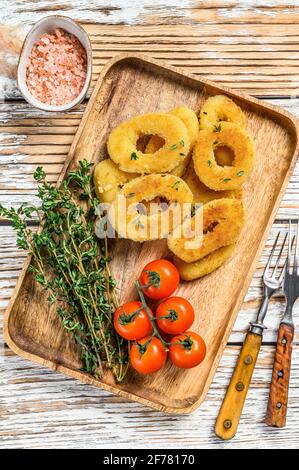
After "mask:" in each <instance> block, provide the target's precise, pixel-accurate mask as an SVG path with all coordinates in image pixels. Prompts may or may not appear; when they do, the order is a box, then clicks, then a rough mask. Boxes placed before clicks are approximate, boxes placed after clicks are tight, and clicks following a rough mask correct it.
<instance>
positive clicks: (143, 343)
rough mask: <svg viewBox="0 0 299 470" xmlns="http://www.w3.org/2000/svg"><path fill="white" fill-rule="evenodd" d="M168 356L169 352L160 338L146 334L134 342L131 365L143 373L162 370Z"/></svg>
mask: <svg viewBox="0 0 299 470" xmlns="http://www.w3.org/2000/svg"><path fill="white" fill-rule="evenodd" d="M166 358H167V352H166V350H165V348H164V346H163V344H162V341H160V340H159V338H156V337H154V338H152V339H151V337H150V336H146V337H145V338H142V339H140V340H139V341H137V342H136V343H134V344H133V346H132V347H131V351H130V360H131V365H132V367H134V369H135V370H137V372H140V373H141V374H151V373H153V372H156V371H157V370H160V369H161V368H162V367H163V366H164V364H165V362H166Z"/></svg>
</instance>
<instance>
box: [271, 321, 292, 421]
mask: <svg viewBox="0 0 299 470" xmlns="http://www.w3.org/2000/svg"><path fill="white" fill-rule="evenodd" d="M293 338H294V326H293V325H289V324H287V323H281V324H280V327H279V330H278V338H277V347H276V353H275V359H274V365H273V372H272V381H271V387H270V394H269V400H268V407H267V414H266V420H265V422H266V424H267V425H268V426H274V427H278V428H283V427H284V426H285V424H286V417H287V407H288V392H289V379H290V370H291V358H292V345H293Z"/></svg>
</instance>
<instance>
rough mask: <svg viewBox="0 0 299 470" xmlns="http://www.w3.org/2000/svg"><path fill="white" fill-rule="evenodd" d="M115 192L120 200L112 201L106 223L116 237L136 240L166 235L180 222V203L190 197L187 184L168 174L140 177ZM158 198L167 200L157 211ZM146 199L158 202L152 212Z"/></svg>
mask: <svg viewBox="0 0 299 470" xmlns="http://www.w3.org/2000/svg"><path fill="white" fill-rule="evenodd" d="M119 194H120V196H123V199H121V198H117V199H116V200H115V201H114V202H113V208H114V213H113V214H112V213H110V214H108V216H109V219H110V222H111V224H112V226H113V227H114V228H115V230H116V231H117V233H118V234H119V235H120V236H122V237H123V238H129V239H130V240H134V241H139V242H143V241H145V240H156V239H159V238H164V237H166V236H167V235H168V234H169V232H170V231H171V230H172V229H173V227H174V226H176V225H177V224H179V223H181V222H182V216H181V205H182V204H183V203H186V202H188V203H192V200H193V196H192V192H191V191H190V189H189V187H188V186H187V184H186V183H185V182H184V181H183V180H182V179H180V178H178V177H177V176H174V175H169V174H162V175H161V174H160V175H157V174H153V175H146V176H140V177H139V178H135V179H133V180H132V181H130V182H129V183H127V184H125V185H124V186H123V188H122V189H121V191H120V193H119ZM160 198H163V199H165V200H166V201H167V203H164V211H163V210H161V202H162V201H161V199H160ZM143 201H145V204H143ZM149 201H154V202H155V201H156V202H158V204H157V206H156V207H157V210H156V211H153V212H149V211H148V210H147V202H149ZM172 203H173V204H172ZM123 204H124V205H123ZM170 204H172V207H173V208H174V211H175V208H178V210H179V218H178V219H175V218H174V217H172V216H171V214H170V212H171V211H170V208H169V205H170ZM122 209H123V210H124V213H122V212H121V210H122ZM111 215H112V218H111ZM168 220H169V224H168Z"/></svg>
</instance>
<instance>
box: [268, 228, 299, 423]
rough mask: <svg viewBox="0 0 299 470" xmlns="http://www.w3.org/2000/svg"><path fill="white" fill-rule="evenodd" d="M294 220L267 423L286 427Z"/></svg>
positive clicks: (295, 288)
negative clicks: (284, 300)
mask: <svg viewBox="0 0 299 470" xmlns="http://www.w3.org/2000/svg"><path fill="white" fill-rule="evenodd" d="M291 228H292V227H291V220H290V221H289V243H288V256H287V260H286V266H285V278H284V283H283V291H284V294H285V297H286V308H285V313H284V316H283V318H282V320H281V322H280V326H279V330H278V337H277V346H276V353H275V358H274V365H273V372H272V380H271V386H270V394H269V400H268V407H267V414H266V420H265V422H266V424H267V425H268V426H274V427H280V428H281V427H284V426H285V424H286V416H287V407H288V391H289V379H290V370H291V359H292V344H293V338H294V323H293V316H292V312H293V306H294V303H295V302H296V300H297V298H298V297H299V273H298V247H299V221H298V220H297V228H296V235H295V236H294V237H292V232H291ZM294 242H295V254H294V262H293V267H292V266H291V252H292V245H293V243H294Z"/></svg>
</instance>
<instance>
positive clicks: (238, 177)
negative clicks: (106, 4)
mask: <svg viewBox="0 0 299 470" xmlns="http://www.w3.org/2000/svg"><path fill="white" fill-rule="evenodd" d="M219 145H221V146H223V145H224V146H226V147H229V148H231V149H232V150H233V151H234V160H233V162H232V165H231V166H224V167H223V166H220V165H218V163H217V162H216V159H215V155H214V149H215V148H216V147H217V146H219ZM253 160H254V144H253V140H252V138H251V137H250V135H249V134H248V132H247V131H246V130H245V129H243V128H241V127H238V126H236V125H235V124H232V123H229V122H222V123H221V124H219V125H217V126H215V127H214V128H211V129H207V130H203V131H200V133H199V137H198V140H197V142H196V144H195V146H194V149H193V162H194V170H195V172H196V174H197V176H198V177H199V179H200V180H201V181H202V182H203V183H204V184H205V185H206V186H208V187H209V188H211V189H214V190H220V191H223V190H226V189H239V188H240V187H241V186H242V184H243V183H244V181H245V180H246V179H247V177H248V175H249V173H250V171H251V169H252V166H253Z"/></svg>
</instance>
